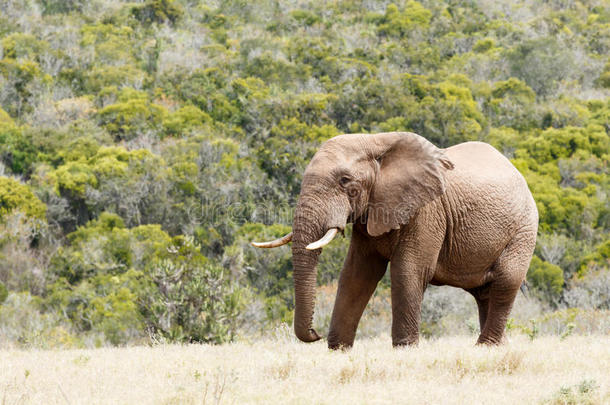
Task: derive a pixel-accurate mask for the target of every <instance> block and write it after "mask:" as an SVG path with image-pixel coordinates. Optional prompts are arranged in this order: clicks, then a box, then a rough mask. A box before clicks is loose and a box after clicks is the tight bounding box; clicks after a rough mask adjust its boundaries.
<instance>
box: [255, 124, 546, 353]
mask: <svg viewBox="0 0 610 405" xmlns="http://www.w3.org/2000/svg"><path fill="white" fill-rule="evenodd" d="M347 222H352V223H353V228H352V238H351V243H350V247H349V251H348V254H347V258H346V260H345V264H344V266H343V269H342V271H341V275H340V278H339V284H338V290H337V296H336V299H335V305H334V309H333V314H332V318H331V324H330V330H329V335H328V346H329V348H332V349H334V348H339V347H350V346H351V345H352V344H353V342H354V337H355V335H356V328H357V327H358V322H359V321H360V317H361V316H362V312H363V311H364V308H365V306H366V304H367V302H368V301H369V299H370V297H371V295H372V293H373V291H374V290H375V288H376V286H377V283H378V282H379V280H380V279H381V277H382V276H383V275H384V273H385V271H386V268H387V265H388V262H389V263H390V282H391V299H392V343H393V345H394V346H399V345H411V344H416V343H417V342H418V338H419V322H420V312H421V303H422V298H423V294H424V290H425V289H426V286H427V285H428V284H433V285H451V286H454V287H460V288H463V289H464V290H466V291H468V292H469V293H470V294H472V295H473V296H474V298H475V300H476V303H477V306H478V310H479V322H480V327H481V333H480V335H479V338H478V341H477V343H487V344H497V343H500V342H501V341H502V340H503V336H504V328H505V326H506V320H507V318H508V315H509V313H510V310H511V307H512V305H513V301H514V299H515V296H516V295H517V292H518V290H519V288H520V286H521V284H522V282H523V281H524V279H525V275H526V273H527V269H528V267H529V263H530V260H531V257H532V253H533V251H534V245H535V243H536V233H537V228H538V212H537V209H536V204H535V203H534V199H533V197H532V195H531V193H530V191H529V189H528V187H527V183H526V182H525V179H524V178H523V176H521V174H520V173H519V172H518V171H517V169H516V168H515V167H514V166H513V165H512V164H511V163H510V162H509V161H508V159H506V158H505V157H504V156H503V155H502V154H501V153H500V152H498V151H497V150H496V149H494V148H493V147H492V146H491V145H488V144H486V143H482V142H466V143H462V144H459V145H455V146H452V147H450V148H447V149H439V148H437V147H436V146H434V145H433V144H432V143H430V142H428V141H427V140H426V139H424V138H423V137H421V136H419V135H416V134H413V133H407V132H389V133H379V134H371V135H367V134H348V135H340V136H337V137H334V138H332V139H330V140H328V141H326V142H325V143H324V144H323V145H322V146H321V147H320V149H319V150H318V151H317V153H316V154H315V155H314V157H313V158H312V160H311V162H310V163H309V165H308V166H307V168H306V170H305V173H304V176H303V182H302V185H301V193H300V196H299V199H298V202H297V206H296V209H295V213H294V218H293V226H292V232H291V233H290V234H288V235H286V236H284V237H283V238H281V239H278V240H276V241H273V242H263V243H256V242H253V245H254V246H257V247H276V246H280V245H282V244H285V243H288V242H289V241H292V261H293V266H294V288H295V317H294V330H295V333H296V336H297V337H298V338H299V339H300V340H302V341H304V342H313V341H316V340H318V339H320V336H319V335H318V334H317V333H316V332H315V330H314V329H313V328H312V318H313V311H314V299H315V298H314V297H315V286H316V264H317V260H318V256H319V254H320V251H321V249H320V248H322V247H323V246H324V245H326V244H328V243H329V242H330V241H331V240H332V238H333V237H334V236H335V235H336V234H337V232H340V231H342V230H343V229H344V227H345V226H346V223H347Z"/></svg>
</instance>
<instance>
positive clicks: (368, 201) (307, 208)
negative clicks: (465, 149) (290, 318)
mask: <svg viewBox="0 0 610 405" xmlns="http://www.w3.org/2000/svg"><path fill="white" fill-rule="evenodd" d="M443 168H444V169H451V168H453V164H452V163H451V162H450V161H449V160H448V159H447V158H446V157H445V155H444V153H443V151H442V150H441V149H438V148H437V147H435V146H434V145H432V144H431V143H430V142H428V141H427V140H426V139H424V138H422V137H421V136H419V135H416V134H413V133H404V132H392V133H382V134H375V135H364V134H352V135H340V136H337V137H335V138H332V139H330V140H328V141H327V142H325V143H324V144H323V145H322V146H321V147H320V149H319V150H318V152H317V153H316V154H315V156H314V157H313V159H312V160H311V162H310V163H309V165H308V166H307V169H306V170H305V174H304V176H303V183H302V185H301V194H300V196H299V200H298V203H297V207H296V210H295V213H294V220H293V225H292V233H291V234H288V235H286V236H285V237H283V238H281V239H278V240H276V241H273V242H266V243H253V245H254V246H257V247H276V246H281V245H282V244H285V243H288V242H290V240H292V242H293V244H292V261H293V266H294V288H295V318H294V329H295V333H296V335H297V337H298V338H299V339H300V340H302V341H304V342H313V341H316V340H318V339H319V338H320V337H319V336H318V334H317V333H316V332H315V330H314V329H313V328H312V319H313V312H314V303H315V286H316V264H317V261H318V256H319V254H320V248H321V247H322V246H324V245H326V244H328V243H329V242H330V241H331V240H332V238H333V237H334V236H335V235H336V233H337V232H338V231H342V230H343V228H345V225H346V223H347V222H348V221H363V223H366V228H367V232H368V234H369V235H371V236H379V235H381V234H384V233H386V232H388V231H391V230H392V229H398V228H400V226H401V225H404V224H407V223H408V222H409V220H410V218H411V217H412V216H413V215H414V214H415V212H416V211H417V210H418V209H419V208H420V207H422V206H423V205H425V204H426V203H428V202H430V201H432V200H433V199H435V198H436V197H437V196H439V195H440V194H442V193H443V192H444V191H445V176H444V173H443Z"/></svg>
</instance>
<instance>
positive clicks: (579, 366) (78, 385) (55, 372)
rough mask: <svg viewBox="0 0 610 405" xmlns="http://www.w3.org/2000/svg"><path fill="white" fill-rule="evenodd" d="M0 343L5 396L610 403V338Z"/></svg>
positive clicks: (1, 396)
mask: <svg viewBox="0 0 610 405" xmlns="http://www.w3.org/2000/svg"><path fill="white" fill-rule="evenodd" d="M473 343H474V337H452V338H451V337H447V338H442V339H439V340H429V341H423V342H421V343H420V345H419V346H418V347H417V348H407V349H392V348H391V345H390V340H389V338H388V337H382V338H376V339H370V340H359V341H357V342H356V346H355V347H354V348H353V349H352V350H351V351H349V352H330V351H328V350H327V348H326V345H325V343H324V342H318V343H315V344H309V345H306V344H301V343H297V342H295V341H294V340H293V339H292V338H291V337H288V335H285V334H283V333H280V334H279V335H278V336H277V337H276V338H275V339H274V340H266V341H263V342H258V343H246V342H242V343H235V344H230V345H224V346H205V345H190V346H170V345H167V346H164V345H161V346H155V347H130V348H105V349H94V350H57V351H40V350H29V351H20V350H11V351H0V404H28V403H37V404H38V403H44V404H53V403H60V404H81V403H86V404H89V403H92V404H96V403H112V404H121V403H124V404H141V403H156V404H189V403H192V404H202V403H205V404H216V403H229V404H243V403H298V404H300V403H302V404H311V403H322V404H337V403H348V404H359V403H366V404H377V403H415V404H425V403H430V404H438V403H442V404H462V403H493V404H515V403H528V404H530V403H550V404H571V403H591V404H602V403H610V338H609V337H608V336H570V337H567V338H566V339H564V340H560V338H558V337H541V338H538V339H535V340H534V341H530V340H529V339H528V338H527V337H524V336H516V337H513V338H512V339H511V341H510V343H508V344H507V345H505V346H502V347H496V348H487V347H474V346H473Z"/></svg>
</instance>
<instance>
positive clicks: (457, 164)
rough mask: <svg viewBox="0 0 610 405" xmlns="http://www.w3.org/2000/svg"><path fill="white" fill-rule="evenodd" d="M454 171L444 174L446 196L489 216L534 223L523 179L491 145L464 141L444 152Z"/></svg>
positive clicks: (531, 202) (533, 206) (533, 210)
mask: <svg viewBox="0 0 610 405" xmlns="http://www.w3.org/2000/svg"><path fill="white" fill-rule="evenodd" d="M445 152H446V154H447V157H449V159H450V160H451V161H452V162H453V164H454V169H453V170H451V171H449V172H447V180H448V182H447V183H448V189H447V191H448V193H452V192H453V193H455V194H456V195H457V196H458V197H459V199H460V200H461V201H464V202H467V203H469V205H471V206H473V208H474V207H476V208H478V210H479V211H481V212H487V211H490V212H489V213H488V214H489V215H490V216H491V217H496V216H499V217H501V218H497V219H498V220H500V219H502V222H504V220H506V219H507V218H506V217H507V216H510V217H511V218H512V221H511V222H514V223H516V224H517V225H518V224H519V223H522V224H524V225H525V224H526V223H534V222H535V223H537V221H538V213H537V210H536V204H535V202H534V199H533V197H532V194H531V192H530V190H529V188H528V186H527V182H526V181H525V178H524V177H523V175H521V173H519V171H518V170H517V168H516V167H515V166H513V164H512V163H511V162H510V161H509V160H508V159H507V158H506V157H505V156H504V155H502V154H501V153H500V152H499V151H498V150H497V149H495V148H494V147H493V146H491V145H489V144H487V143H483V142H466V143H461V144H459V145H455V146H452V147H450V148H447V149H446V150H445Z"/></svg>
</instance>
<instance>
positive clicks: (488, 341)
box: [477, 335, 507, 346]
mask: <svg viewBox="0 0 610 405" xmlns="http://www.w3.org/2000/svg"><path fill="white" fill-rule="evenodd" d="M505 343H507V340H506V336H505V335H502V336H500V337H499V338H497V337H494V336H483V335H480V336H479V339H478V340H477V346H483V345H485V346H500V345H503V344H505Z"/></svg>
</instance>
